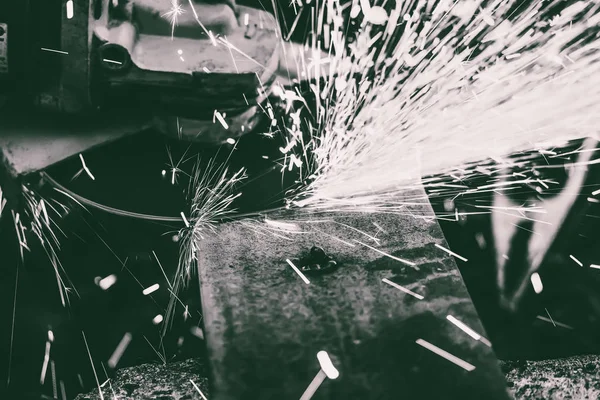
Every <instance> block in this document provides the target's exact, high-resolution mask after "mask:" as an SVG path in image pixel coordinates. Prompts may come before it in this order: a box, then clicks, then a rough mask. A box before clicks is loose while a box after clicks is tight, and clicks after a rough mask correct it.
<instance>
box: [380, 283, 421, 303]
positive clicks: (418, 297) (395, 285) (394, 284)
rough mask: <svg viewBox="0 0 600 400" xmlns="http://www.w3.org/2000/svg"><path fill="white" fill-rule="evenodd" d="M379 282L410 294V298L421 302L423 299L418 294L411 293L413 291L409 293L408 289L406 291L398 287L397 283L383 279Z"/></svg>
mask: <svg viewBox="0 0 600 400" xmlns="http://www.w3.org/2000/svg"><path fill="white" fill-rule="evenodd" d="M381 281H382V282H384V283H387V284H388V285H390V286H393V287H395V288H396V289H398V290H401V291H403V292H404V293H406V294H410V295H411V296H413V297H416V298H417V299H418V300H423V299H424V297H423V296H421V295H420V294H417V293H415V292H413V291H411V290H409V289H407V288H405V287H403V286H400V285H398V284H397V283H394V282H392V281H390V280H389V279H387V278H383V279H382V280H381Z"/></svg>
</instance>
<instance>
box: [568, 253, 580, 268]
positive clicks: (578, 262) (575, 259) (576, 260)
mask: <svg viewBox="0 0 600 400" xmlns="http://www.w3.org/2000/svg"><path fill="white" fill-rule="evenodd" d="M569 257H571V260H573V261H575V263H577V265H579V266H580V267H583V263H582V262H581V261H579V260H578V259H577V258H575V256H573V255H572V254H571V255H569Z"/></svg>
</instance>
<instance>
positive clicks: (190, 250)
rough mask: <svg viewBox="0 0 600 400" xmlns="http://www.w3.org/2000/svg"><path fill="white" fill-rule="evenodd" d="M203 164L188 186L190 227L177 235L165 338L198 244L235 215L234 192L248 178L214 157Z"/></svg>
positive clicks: (191, 270) (192, 270)
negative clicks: (177, 255)
mask: <svg viewBox="0 0 600 400" xmlns="http://www.w3.org/2000/svg"><path fill="white" fill-rule="evenodd" d="M232 151H233V150H232ZM230 155H231V153H230ZM200 161H201V160H200V159H199V158H198V159H197V161H196V163H195V166H194V170H193V172H192V174H191V179H190V184H189V191H188V198H187V200H188V201H189V203H190V210H189V213H188V215H189V219H188V218H186V221H187V222H188V224H186V226H185V228H183V229H181V230H180V231H179V234H178V237H179V246H180V252H179V260H178V264H177V270H176V272H175V279H174V282H173V284H172V287H173V290H170V293H171V297H170V299H169V304H168V306H167V312H166V313H165V323H164V324H163V331H162V335H163V337H164V335H165V334H166V333H167V331H168V329H169V328H170V327H171V323H172V318H173V316H174V315H175V309H176V307H177V304H180V303H181V301H180V300H179V298H178V297H177V294H178V293H179V291H180V290H181V289H182V288H183V287H185V286H186V285H187V282H188V281H189V279H190V278H191V276H192V274H193V273H195V270H196V266H197V253H198V241H200V240H202V238H203V237H204V235H205V234H207V233H211V232H215V225H216V223H217V222H219V221H220V220H223V219H226V218H229V217H230V216H231V215H232V214H233V213H234V212H235V209H234V208H232V204H233V202H234V201H235V200H236V199H237V198H238V197H240V196H241V193H236V192H235V188H236V186H237V185H238V184H239V183H240V182H241V181H242V180H244V179H245V178H246V169H245V168H240V169H239V170H238V171H236V172H234V173H232V174H230V173H229V169H228V167H227V163H222V164H216V162H215V159H214V158H213V159H210V160H209V162H208V165H206V166H201V163H200Z"/></svg>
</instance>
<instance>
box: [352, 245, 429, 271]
mask: <svg viewBox="0 0 600 400" xmlns="http://www.w3.org/2000/svg"><path fill="white" fill-rule="evenodd" d="M354 241H355V242H356V243H358V244H360V245H362V246H365V247H367V248H369V249H371V250H373V251H376V252H377V253H379V254H381V255H384V256H386V257H389V258H391V259H392V260H396V261H400V262H401V263H404V264H406V265H410V266H411V267H414V266H415V265H417V264H415V263H414V262H412V261H408V260H404V259H402V258H398V257H395V256H393V255H391V254H388V253H386V252H384V251H381V250H379V249H376V248H375V247H372V246H369V245H368V244H366V243H363V242H360V241H358V240H356V239H354Z"/></svg>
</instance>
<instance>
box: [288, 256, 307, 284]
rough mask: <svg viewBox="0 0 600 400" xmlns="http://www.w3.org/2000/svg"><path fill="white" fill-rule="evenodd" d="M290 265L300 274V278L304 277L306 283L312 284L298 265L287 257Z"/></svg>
mask: <svg viewBox="0 0 600 400" xmlns="http://www.w3.org/2000/svg"><path fill="white" fill-rule="evenodd" d="M285 261H286V262H287V263H288V264H289V265H290V267H292V269H293V270H294V271H295V272H296V273H297V274H298V275H299V276H300V278H302V280H303V281H304V283H306V284H307V285H308V284H310V281H309V280H308V279H307V278H306V276H304V274H303V273H302V272H300V270H299V269H298V267H296V266H295V265H294V263H293V262H291V261H290V260H289V259H287V258H286V260H285Z"/></svg>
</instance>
